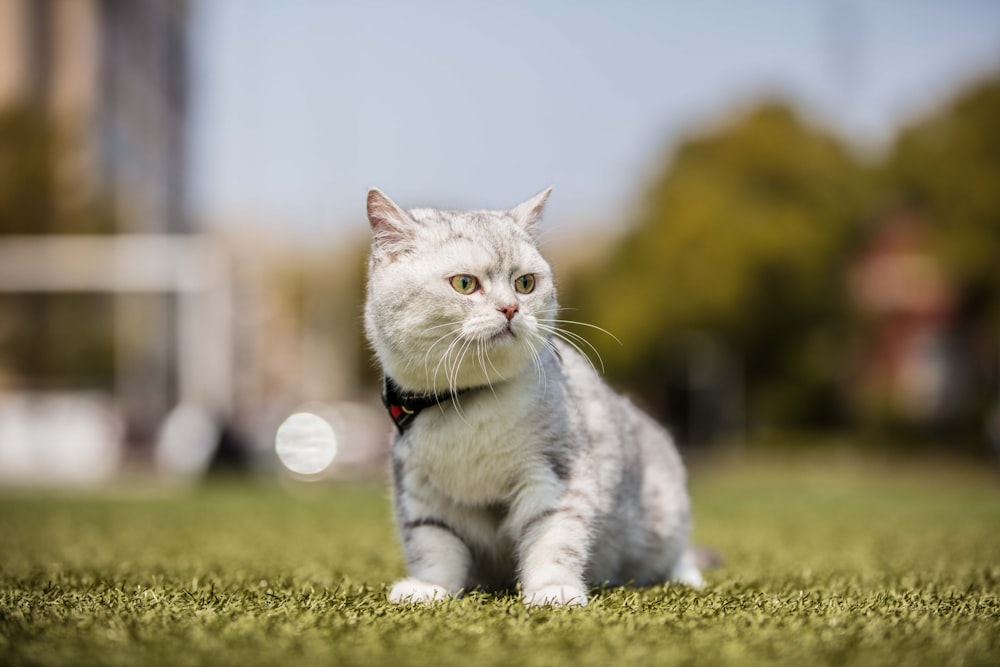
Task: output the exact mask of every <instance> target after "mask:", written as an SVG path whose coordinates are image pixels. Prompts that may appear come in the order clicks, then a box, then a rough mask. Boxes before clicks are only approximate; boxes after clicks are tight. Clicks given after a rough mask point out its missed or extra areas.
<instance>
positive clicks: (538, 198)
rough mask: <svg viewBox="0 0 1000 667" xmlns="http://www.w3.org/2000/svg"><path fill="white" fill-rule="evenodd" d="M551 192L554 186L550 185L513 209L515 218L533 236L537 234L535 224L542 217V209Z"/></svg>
mask: <svg viewBox="0 0 1000 667" xmlns="http://www.w3.org/2000/svg"><path fill="white" fill-rule="evenodd" d="M551 193H552V187H551V186H549V187H548V188H546V189H545V190H543V191H542V192H539V193H538V194H537V195H535V196H534V197H532V198H531V199H529V200H528V201H526V202H522V203H520V204H518V205H517V206H515V207H514V208H513V209H511V213H512V214H513V216H514V220H516V221H517V223H518V224H519V225H521V226H522V227H523V228H524V229H525V230H527V232H528V233H529V234H531V235H532V236H534V235H535V226H536V225H537V224H538V221H539V220H540V219H541V217H542V209H543V208H545V202H546V200H548V198H549V195H550V194H551Z"/></svg>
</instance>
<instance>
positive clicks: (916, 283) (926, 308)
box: [849, 210, 966, 425]
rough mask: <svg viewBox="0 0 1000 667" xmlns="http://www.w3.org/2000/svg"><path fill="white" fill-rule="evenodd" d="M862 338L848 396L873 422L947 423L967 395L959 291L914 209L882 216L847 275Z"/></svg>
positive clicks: (858, 409)
mask: <svg viewBox="0 0 1000 667" xmlns="http://www.w3.org/2000/svg"><path fill="white" fill-rule="evenodd" d="M849 280H850V289H851V294H852V298H853V301H854V303H855V305H856V307H857V308H858V309H859V312H860V314H861V318H862V323H863V324H862V327H863V329H864V335H863V337H862V342H861V344H860V345H859V346H858V350H857V355H856V359H855V369H854V374H853V377H852V386H851V387H850V391H851V393H852V397H853V399H854V402H855V409H856V410H857V411H859V412H860V413H861V414H863V415H867V418H868V419H869V420H870V419H872V418H875V419H886V418H888V419H895V420H901V421H903V422H905V423H910V424H920V425H934V424H941V423H945V422H947V421H948V420H949V419H950V418H951V417H952V416H953V415H954V413H955V411H956V410H957V409H958V408H959V406H960V405H961V402H962V400H963V399H964V398H966V396H965V395H964V392H963V387H964V385H965V384H966V383H965V379H964V377H963V375H964V374H963V372H962V371H963V368H964V367H965V365H966V364H965V360H964V359H963V352H962V346H961V345H959V344H957V342H956V327H957V324H958V323H957V321H956V304H957V302H958V298H959V296H958V293H957V291H956V287H955V286H954V285H953V284H952V283H951V282H949V280H948V277H947V275H946V273H945V271H944V268H943V266H942V265H941V263H940V261H939V260H938V258H937V257H936V256H935V255H934V254H933V252H932V246H931V244H930V241H929V240H928V238H927V236H926V233H925V230H924V228H923V226H922V223H921V221H920V219H919V217H917V216H916V215H915V214H913V213H911V212H909V211H905V210H904V211H893V212H892V213H890V214H889V215H887V216H885V217H884V218H883V219H881V220H880V221H879V222H878V224H877V225H876V227H875V228H874V230H873V232H872V234H871V236H870V237H869V238H868V240H867V242H866V244H865V245H864V246H863V247H862V248H861V251H860V253H859V254H858V255H857V256H856V257H855V258H854V261H853V265H852V266H851V269H850V272H849Z"/></svg>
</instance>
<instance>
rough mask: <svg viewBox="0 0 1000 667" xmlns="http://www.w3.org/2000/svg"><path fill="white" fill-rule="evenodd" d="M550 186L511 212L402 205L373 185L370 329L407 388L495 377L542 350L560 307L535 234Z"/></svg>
mask: <svg viewBox="0 0 1000 667" xmlns="http://www.w3.org/2000/svg"><path fill="white" fill-rule="evenodd" d="M550 191H551V188H549V189H548V190H545V191H544V192H541V193H539V194H538V195H536V196H534V197H532V198H531V199H529V200H527V201H526V202H524V203H522V204H520V205H519V206H516V207H514V208H513V209H510V210H506V211H439V210H434V209H414V210H410V211H404V210H403V209H401V208H400V207H399V206H397V205H396V204H395V203H394V202H393V201H392V200H391V199H389V198H388V197H387V196H385V195H384V194H383V193H382V192H381V191H379V190H377V189H374V188H373V189H372V190H370V191H369V192H368V220H369V222H370V223H371V227H372V232H373V234H374V239H373V242H372V250H371V258H370V261H369V268H368V290H367V300H366V302H365V330H366V333H367V334H368V340H369V341H370V342H371V344H372V347H373V348H374V350H375V354H376V356H377V357H378V359H379V362H380V363H381V365H382V369H383V372H384V373H386V375H388V376H390V377H392V378H393V379H394V380H395V381H396V382H397V384H399V385H400V386H401V387H402V388H403V389H406V390H408V391H414V392H432V391H433V392H445V391H449V390H450V391H454V390H457V389H462V388H466V387H477V386H485V385H487V384H496V383H497V382H501V381H503V380H505V379H509V378H511V377H514V376H515V375H517V374H518V373H520V372H522V371H523V370H525V369H526V368H527V367H528V365H529V364H531V363H532V359H537V358H538V355H539V354H540V353H541V352H542V351H543V349H544V347H545V346H546V345H547V344H548V339H549V335H548V333H547V331H548V326H549V325H548V324H547V323H546V321H547V320H551V319H553V318H555V317H556V312H555V310H556V307H557V306H556V289H555V285H554V283H553V280H552V271H551V269H550V268H549V265H548V262H546V261H545V259H544V258H543V257H542V255H541V253H540V252H539V251H538V247H537V244H536V241H535V227H536V224H537V222H538V220H539V218H540V216H541V213H542V208H543V207H544V205H545V200H546V199H548V196H549V192H550Z"/></svg>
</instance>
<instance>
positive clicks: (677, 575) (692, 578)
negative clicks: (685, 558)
mask: <svg viewBox="0 0 1000 667" xmlns="http://www.w3.org/2000/svg"><path fill="white" fill-rule="evenodd" d="M672 579H673V580H674V581H676V582H677V583H679V584H684V585H685V586H690V587H691V588H703V587H704V586H705V579H704V578H703V577H702V576H701V572H700V571H699V570H698V568H696V567H694V566H693V565H687V566H684V567H678V568H677V569H675V570H674V574H673V577H672Z"/></svg>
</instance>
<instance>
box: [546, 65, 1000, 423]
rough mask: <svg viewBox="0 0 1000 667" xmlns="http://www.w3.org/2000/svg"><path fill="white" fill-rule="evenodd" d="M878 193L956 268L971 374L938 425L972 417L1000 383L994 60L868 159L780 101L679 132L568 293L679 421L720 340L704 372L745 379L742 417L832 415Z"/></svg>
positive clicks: (638, 387) (784, 419)
mask: <svg viewBox="0 0 1000 667" xmlns="http://www.w3.org/2000/svg"><path fill="white" fill-rule="evenodd" d="M886 200H888V201H890V202H902V203H904V204H905V205H906V206H907V207H909V209H910V210H911V212H912V214H913V215H915V216H916V218H917V219H918V220H919V221H921V222H924V223H926V225H927V227H928V230H929V235H928V239H929V240H928V248H927V249H926V251H927V252H928V253H930V255H931V257H932V261H934V260H939V261H940V262H941V263H942V264H943V265H944V267H945V268H946V270H947V273H948V276H949V277H950V278H951V279H952V281H953V287H954V290H955V294H954V299H955V301H956V302H957V303H956V309H955V310H956V312H955V321H954V327H955V329H956V332H957V335H956V336H954V341H953V344H955V345H957V346H958V347H959V348H960V349H961V353H960V354H959V357H960V359H959V362H958V364H959V366H960V367H961V372H963V373H966V376H967V377H965V378H964V379H963V381H962V383H961V384H962V385H963V391H964V393H963V396H962V398H961V399H960V400H962V401H964V406H963V407H962V409H961V410H958V411H956V412H955V413H954V415H953V416H952V417H951V419H952V420H953V421H954V420H961V421H962V424H958V423H952V424H951V426H952V427H953V428H955V427H957V428H961V427H962V425H964V427H965V429H966V431H968V432H974V433H978V432H979V430H980V429H981V424H982V423H983V421H984V419H985V414H986V411H987V410H988V409H990V406H991V404H995V401H996V395H995V393H996V376H995V368H996V363H997V340H998V333H997V331H998V326H1000V271H997V268H996V258H997V251H998V249H1000V79H998V78H996V77H994V78H993V79H990V80H986V81H984V82H983V83H981V84H980V85H978V86H976V87H975V88H973V89H971V90H970V91H968V92H967V93H965V94H964V95H962V96H961V97H959V98H958V99H957V100H956V101H955V102H953V103H952V104H950V105H949V106H947V107H945V108H943V109H942V110H940V111H939V112H937V113H935V114H934V115H932V116H930V117H929V118H927V119H926V120H924V121H922V122H920V123H917V124H915V125H914V126H912V127H911V128H909V129H907V130H906V131H905V132H903V133H902V134H901V135H900V136H899V138H898V141H897V142H896V143H895V145H894V147H893V148H892V150H891V152H890V155H889V157H888V158H887V159H886V160H885V162H884V163H883V164H881V165H878V166H875V167H868V166H865V165H863V164H860V163H859V162H858V161H857V160H855V159H854V158H853V157H852V155H851V153H850V152H849V151H848V150H847V148H846V147H845V146H844V145H843V144H842V142H840V141H839V140H838V139H837V138H836V137H834V136H832V135H830V134H827V133H825V132H823V131H821V130H818V129H816V128H812V127H810V126H808V125H807V124H806V123H804V122H803V121H802V120H801V119H799V118H797V117H796V116H795V114H794V113H793V112H792V111H791V110H789V109H788V108H787V107H785V106H782V105H777V104H770V105H763V106H761V107H759V108H757V109H756V110H754V111H752V112H750V113H749V114H746V115H744V116H742V117H739V118H737V119H735V120H733V121H731V122H730V123H728V124H726V125H723V126H721V127H718V128H716V129H715V130H713V131H712V132H709V133H707V134H704V135H703V136H700V137H696V138H692V139H689V140H688V141H686V142H684V143H683V144H682V145H681V146H680V147H679V148H678V149H677V150H676V151H675V152H673V153H672V154H671V157H670V159H669V160H668V161H667V163H666V165H665V167H664V169H663V171H662V172H661V173H660V174H659V176H658V177H657V178H655V179H654V181H653V183H652V184H651V186H650V187H649V189H648V192H647V193H646V194H645V196H644V198H643V200H642V202H641V204H640V206H639V213H638V215H637V216H636V218H635V220H634V221H633V223H634V224H633V226H632V229H631V231H630V233H629V234H628V235H627V236H626V237H624V238H623V239H622V240H621V241H620V242H619V243H618V244H617V246H615V247H614V249H613V250H612V252H611V254H610V256H609V258H608V260H607V261H606V262H605V264H604V265H603V266H598V267H596V268H594V269H593V270H590V271H589V272H588V274H587V275H579V276H576V277H574V278H573V279H572V280H571V281H570V283H569V285H568V289H567V290H565V295H564V296H565V298H564V302H565V303H566V304H567V305H568V306H571V307H576V309H577V310H578V311H579V312H580V313H581V314H583V315H582V317H583V318H584V319H586V320H587V321H590V322H593V323H595V324H598V325H600V326H602V327H604V328H606V329H608V330H610V331H611V332H612V333H613V334H615V336H617V337H618V338H619V339H620V340H621V341H622V342H623V344H622V345H620V346H619V345H616V344H614V342H613V341H611V340H610V339H602V338H600V337H591V338H593V339H594V340H593V342H594V345H595V347H596V348H597V351H598V352H599V353H600V354H601V356H602V357H603V359H604V361H605V363H606V365H607V370H608V374H609V375H610V376H611V377H612V378H613V379H615V380H617V381H618V383H619V384H621V385H624V386H626V387H629V388H631V389H633V390H634V391H635V392H636V393H638V394H639V395H640V396H642V397H643V399H644V400H645V402H646V403H647V404H648V405H649V407H650V408H652V410H653V411H654V412H657V413H658V414H659V416H660V417H661V418H664V419H665V420H666V421H667V422H668V423H673V424H674V425H675V426H678V424H677V417H678V414H677V409H676V406H677V405H678V404H681V405H682V409H681V413H682V414H681V415H680V421H682V422H683V420H684V415H683V401H684V398H685V396H688V397H690V395H691V394H692V393H693V392H695V391H697V388H696V387H694V385H695V384H696V381H695V380H693V379H692V376H693V375H696V374H697V373H698V370H697V367H698V366H699V364H700V365H702V366H704V365H706V364H705V363H703V361H704V360H703V361H701V362H700V361H698V359H699V358H700V357H704V356H705V352H704V350H705V349H706V348H708V349H715V350H717V351H723V352H724V355H723V356H727V357H728V359H729V361H728V364H729V366H730V367H731V368H730V371H729V377H728V379H727V378H726V377H723V376H719V377H717V378H716V380H717V381H718V382H721V383H723V384H724V383H726V382H728V383H729V384H730V385H732V386H733V387H736V389H735V390H734V391H736V392H739V393H742V392H743V391H744V390H745V393H746V396H747V401H748V402H747V406H746V407H747V410H746V413H747V416H748V417H749V418H750V424H749V425H750V427H751V429H753V427H754V426H761V425H764V426H767V425H778V426H779V427H780V428H785V429H787V428H802V427H812V428H815V427H828V426H844V425H845V424H846V423H847V422H848V421H849V418H850V417H849V408H848V407H847V404H848V401H845V400H844V399H845V397H846V394H845V389H846V390H847V392H848V393H849V392H850V384H849V371H848V369H849V367H850V364H851V360H852V358H853V356H854V354H855V353H854V350H853V347H852V346H853V345H855V344H856V343H857V342H858V341H862V342H863V341H864V340H865V336H866V335H869V334H870V332H866V331H865V330H864V326H863V323H862V322H860V321H859V312H858V311H857V309H855V308H854V307H853V304H852V303H851V301H850V300H849V299H850V294H849V291H848V274H847V269H848V267H849V265H850V262H851V261H852V259H854V258H855V256H856V255H855V253H856V252H857V250H858V248H859V247H860V243H861V242H862V241H863V240H864V237H865V235H866V234H868V233H870V232H871V231H872V230H873V229H875V228H876V225H877V224H878V223H880V222H881V221H882V219H881V218H880V217H878V216H873V211H876V210H878V209H879V208H881V207H882V206H881V205H882V204H883V203H884V202H885V201H886ZM715 356H716V357H718V356H719V355H718V354H715ZM708 366H711V363H709V364H708ZM685 392H687V393H685ZM715 398H716V399H718V398H719V397H718V396H716V397H715ZM730 400H731V402H732V401H733V400H735V399H730ZM854 417H856V418H858V419H861V420H862V421H863V420H864V419H865V417H864V416H863V415H862V414H858V413H855V415H854ZM713 418H714V417H710V418H708V419H707V420H706V421H709V422H710V421H712V419H713ZM680 426H683V424H681V425H680Z"/></svg>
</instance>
